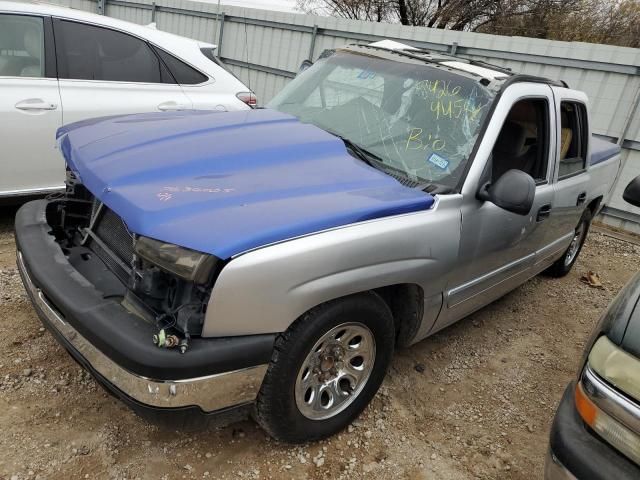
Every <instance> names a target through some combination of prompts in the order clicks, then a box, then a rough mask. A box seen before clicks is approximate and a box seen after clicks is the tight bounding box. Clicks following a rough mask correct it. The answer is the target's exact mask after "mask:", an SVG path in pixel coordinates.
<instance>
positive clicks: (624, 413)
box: [575, 336, 640, 465]
mask: <svg viewBox="0 0 640 480" xmlns="http://www.w3.org/2000/svg"><path fill="white" fill-rule="evenodd" d="M588 358H589V360H588V362H587V365H586V366H585V368H584V370H583V372H582V375H581V378H580V381H579V382H578V383H577V385H576V389H575V405H576V409H577V411H578V413H579V414H580V417H582V420H583V421H584V422H585V423H586V424H587V425H589V427H591V428H592V429H593V430H594V431H595V432H596V433H597V434H598V435H600V437H602V439H603V440H605V441H606V442H608V443H609V444H611V445H612V446H613V447H615V448H616V449H617V450H618V451H619V452H620V453H622V454H623V455H625V456H626V457H628V458H629V459H631V460H632V461H633V462H635V463H636V464H638V465H640V405H638V403H637V401H638V399H639V397H638V394H639V393H640V389H639V388H638V383H637V382H638V380H639V379H640V359H638V358H636V357H634V356H633V355H630V354H629V353H627V352H625V351H624V350H622V349H621V348H620V347H618V346H617V345H616V344H614V343H613V342H612V341H611V340H610V339H609V338H608V337H607V336H601V337H600V338H598V340H597V341H596V342H595V343H594V345H593V348H592V349H591V351H590V352H589V356H588ZM614 387H615V388H614ZM621 392H622V393H621ZM623 393H624V394H626V395H624V394H623Z"/></svg>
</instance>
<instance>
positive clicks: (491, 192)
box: [476, 169, 536, 215]
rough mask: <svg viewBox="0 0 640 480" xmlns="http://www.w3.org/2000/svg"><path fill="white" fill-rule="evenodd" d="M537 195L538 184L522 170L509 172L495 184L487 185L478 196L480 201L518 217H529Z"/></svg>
mask: <svg viewBox="0 0 640 480" xmlns="http://www.w3.org/2000/svg"><path fill="white" fill-rule="evenodd" d="M535 195H536V182H535V181H534V180H533V178H531V175H529V174H527V173H525V172H523V171H522V170H515V169H512V170H507V171H506V172H505V173H503V174H502V176H501V177H500V178H499V179H498V180H497V181H496V182H495V183H493V184H491V183H488V182H487V183H485V184H484V185H482V187H480V190H478V194H477V195H476V196H477V198H478V199H479V200H483V201H486V202H491V203H493V204H494V205H496V206H498V207H500V208H502V209H504V210H506V211H508V212H512V213H517V214H518V215H528V214H529V212H530V211H531V207H532V206H533V200H534V198H535Z"/></svg>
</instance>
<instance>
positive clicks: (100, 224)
mask: <svg viewBox="0 0 640 480" xmlns="http://www.w3.org/2000/svg"><path fill="white" fill-rule="evenodd" d="M86 233H87V236H86V240H85V241H86V245H87V247H88V248H89V249H90V250H91V251H93V252H94V253H95V254H96V255H98V257H100V259H101V260H102V261H103V262H104V263H105V264H106V265H107V267H109V269H110V270H111V271H112V272H113V273H115V274H116V275H117V276H118V277H119V278H120V280H122V281H123V282H124V283H128V281H129V279H130V277H131V266H132V263H133V246H134V241H135V240H134V237H133V235H132V234H131V232H129V229H128V228H127V225H126V224H125V223H124V221H123V220H122V218H120V217H119V216H118V215H117V214H116V213H114V212H113V210H111V209H110V208H109V207H107V206H106V205H104V204H102V203H100V202H97V201H95V200H94V207H93V209H92V215H91V223H90V226H89V228H88V229H87V230H86Z"/></svg>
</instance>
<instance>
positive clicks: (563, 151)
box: [560, 128, 573, 160]
mask: <svg viewBox="0 0 640 480" xmlns="http://www.w3.org/2000/svg"><path fill="white" fill-rule="evenodd" d="M572 138H573V131H572V130H571V129H570V128H562V129H560V160H564V159H565V158H567V153H569V147H570V146H571V139H572Z"/></svg>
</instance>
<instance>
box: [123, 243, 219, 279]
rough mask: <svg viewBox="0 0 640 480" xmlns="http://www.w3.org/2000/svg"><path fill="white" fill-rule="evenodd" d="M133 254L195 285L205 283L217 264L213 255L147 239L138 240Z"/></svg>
mask: <svg viewBox="0 0 640 480" xmlns="http://www.w3.org/2000/svg"><path fill="white" fill-rule="evenodd" d="M135 252H136V254H137V255H138V256H140V257H141V258H143V259H145V260H146V261H148V262H150V263H152V264H154V265H156V266H157V267H159V268H161V269H162V270H165V271H167V272H170V273H173V274H174V275H176V276H178V277H180V278H182V279H184V280H187V281H190V282H195V283H206V282H207V281H208V280H209V278H210V277H211V273H212V272H213V269H214V268H215V266H216V264H217V262H218V258H216V257H214V256H213V255H209V254H206V253H202V252H198V251H196V250H191V249H189V248H184V247H180V246H178V245H174V244H172V243H165V242H161V241H159V240H155V239H153V238H149V237H139V238H138V240H137V242H136V245H135Z"/></svg>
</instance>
